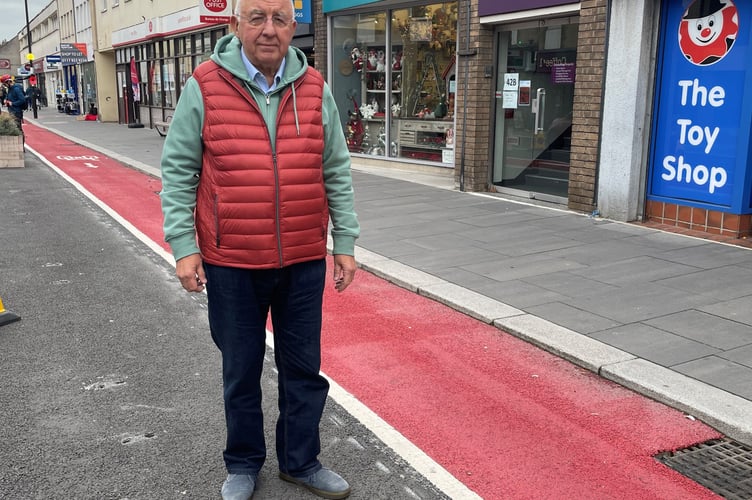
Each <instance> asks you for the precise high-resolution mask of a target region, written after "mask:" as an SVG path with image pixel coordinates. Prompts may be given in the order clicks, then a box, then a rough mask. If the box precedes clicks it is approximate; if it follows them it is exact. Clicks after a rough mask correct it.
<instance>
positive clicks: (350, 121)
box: [323, 0, 458, 168]
mask: <svg viewBox="0 0 752 500" xmlns="http://www.w3.org/2000/svg"><path fill="white" fill-rule="evenodd" d="M363 3H364V2H363V1H362V0H350V1H346V0H345V1H342V0H340V1H337V0H331V1H329V2H327V1H326V0H325V1H324V3H323V11H324V12H325V13H327V15H328V17H327V19H328V22H329V33H330V36H329V43H328V50H329V54H328V60H329V61H331V63H330V65H329V76H328V82H329V85H330V87H331V89H332V93H333V95H334V98H335V100H336V101H337V105H338V107H339V110H340V120H341V122H342V126H343V129H344V130H345V135H346V138H347V144H348V148H349V149H350V151H351V153H352V155H353V156H354V157H359V158H364V159H366V158H367V159H376V160H379V159H388V160H390V161H401V162H405V163H420V164H426V165H429V166H436V167H446V168H454V136H455V96H456V93H457V79H456V52H457V49H456V47H457V23H458V10H457V9H458V3H457V2H456V1H453V2H442V3H425V2H421V3H417V2H416V3H413V4H409V6H405V4H404V3H403V4H400V7H399V8H393V9H392V8H388V7H387V8H384V7H383V6H382V5H381V4H383V2H376V3H371V4H366V5H361V4H363Z"/></svg>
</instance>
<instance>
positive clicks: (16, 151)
mask: <svg viewBox="0 0 752 500" xmlns="http://www.w3.org/2000/svg"><path fill="white" fill-rule="evenodd" d="M23 166H24V147H23V137H21V136H20V135H16V136H12V135H1V136H0V168H20V167H23Z"/></svg>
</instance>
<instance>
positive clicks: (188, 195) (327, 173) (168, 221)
mask: <svg viewBox="0 0 752 500" xmlns="http://www.w3.org/2000/svg"><path fill="white" fill-rule="evenodd" d="M241 50H242V48H241V44H240V40H239V39H238V38H237V37H236V36H235V35H234V34H230V35H227V36H224V37H222V38H221V39H220V40H219V41H218V42H217V45H216V47H215V49H214V53H213V54H212V56H211V59H212V60H213V61H214V62H216V63H217V64H219V65H220V66H222V67H223V68H225V69H227V70H228V71H230V72H231V73H232V74H233V75H234V76H235V77H236V78H237V79H238V80H240V81H242V82H244V83H245V85H244V86H245V87H246V88H248V89H250V91H251V93H252V95H253V97H254V98H255V99H256V102H258V104H259V109H262V110H265V115H264V120H265V121H266V124H267V127H268V128H269V134H270V136H271V137H272V141H274V137H275V136H276V123H275V118H276V116H277V108H278V106H279V101H280V97H281V96H282V95H283V93H284V91H285V90H286V88H287V87H288V86H289V85H290V84H291V83H292V82H294V81H295V80H296V79H298V78H299V77H300V76H302V75H303V74H304V73H305V71H306V69H307V68H308V63H307V62H306V58H305V55H304V54H303V52H301V51H300V50H299V49H297V48H295V47H290V48H289V49H288V51H287V55H286V56H285V70H284V74H283V76H282V80H281V81H280V83H279V84H278V85H277V87H276V89H275V90H273V91H270V92H269V94H268V95H266V94H264V92H263V91H262V90H261V89H260V88H259V87H258V85H256V83H255V82H253V81H252V80H250V77H249V75H248V71H247V70H246V67H245V64H244V63H243V60H242V57H241V52H240V51H241ZM267 99H268V101H269V104H267ZM262 103H263V105H262ZM322 106H323V111H322V114H323V116H322V118H323V124H324V154H323V162H324V163H323V166H322V167H323V175H324V184H325V187H326V194H327V200H328V203H329V215H330V218H331V222H332V240H333V242H334V248H333V253H334V254H335V255H336V254H342V255H354V251H355V239H356V238H357V237H358V236H359V234H360V226H359V224H358V219H357V216H356V214H355V210H354V204H353V189H352V176H351V173H350V153H349V151H348V149H347V142H346V140H345V135H344V133H343V131H342V124H341V123H340V120H339V111H338V109H337V105H336V103H335V102H334V97H333V96H332V93H331V90H330V89H329V86H328V85H327V84H324V95H323V103H322ZM244 112H245V111H244ZM203 124H204V101H203V96H202V95H201V91H200V88H199V86H198V83H197V82H196V81H195V80H194V79H193V78H192V77H191V78H189V79H188V81H187V82H186V84H185V87H184V88H183V90H182V92H181V94H180V99H179V101H178V104H177V106H176V108H175V113H174V115H173V117H172V121H171V122H170V130H169V132H168V134H167V138H166V139H165V143H164V148H163V150H162V192H161V193H160V196H161V198H162V212H163V214H164V233H165V241H167V243H169V245H170V248H172V254H173V256H174V257H175V260H176V261H177V260H179V259H181V258H183V257H186V256H188V255H191V254H195V253H198V252H199V250H198V246H197V244H196V231H195V228H194V218H193V211H194V208H195V207H196V189H197V187H198V183H199V175H200V173H201V165H202V149H203V142H202V138H201V133H202V129H203ZM274 147H275V145H274V144H272V149H274Z"/></svg>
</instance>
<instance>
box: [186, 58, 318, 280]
mask: <svg viewBox="0 0 752 500" xmlns="http://www.w3.org/2000/svg"><path fill="white" fill-rule="evenodd" d="M194 77H195V79H196V81H197V82H198V84H199V87H200V88H201V92H202V94H203V95H204V109H205V116H204V127H203V147H204V151H203V167H202V171H201V179H200V181H199V187H198V193H197V200H196V233H197V235H198V243H199V248H200V249H201V256H202V258H203V259H204V260H205V261H206V262H209V263H211V264H215V265H221V266H230V267H240V268H247V269H268V268H279V267H282V266H289V265H291V264H295V263H298V262H305V261H310V260H315V259H323V258H324V257H326V230H327V225H328V223H329V208H328V205H327V199H326V190H325V188H324V178H323V169H322V162H323V161H322V158H323V151H324V128H323V123H322V94H323V87H324V80H323V78H322V77H321V75H320V74H319V73H317V72H316V71H314V70H312V69H310V68H309V69H308V71H307V72H306V73H305V75H303V76H302V77H301V78H299V79H298V80H297V81H296V82H295V83H294V85H295V100H293V96H292V90H291V88H289V87H288V88H287V89H286V90H285V91H284V93H283V96H282V97H281V98H280V104H279V112H278V114H277V138H276V146H277V153H276V156H275V155H274V153H273V151H272V146H271V139H270V136H269V130H268V129H267V127H266V124H265V123H264V119H263V116H262V115H261V112H260V110H259V108H258V104H257V103H256V101H255V100H254V99H253V96H251V95H250V93H249V91H248V90H247V89H246V88H244V87H243V85H242V84H241V83H240V82H239V81H238V80H236V79H235V78H234V77H233V76H232V74H230V73H229V72H228V71H227V70H225V69H223V68H221V67H220V66H218V65H217V64H215V63H213V62H210V63H205V64H202V65H201V66H199V67H198V68H197V69H196V71H195V73H194ZM296 114H297V118H298V124H297V125H296V122H295V120H296ZM298 127H299V129H300V133H299V134H298Z"/></svg>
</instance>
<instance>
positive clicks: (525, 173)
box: [493, 17, 579, 204]
mask: <svg viewBox="0 0 752 500" xmlns="http://www.w3.org/2000/svg"><path fill="white" fill-rule="evenodd" d="M577 20H578V18H577V17H573V18H565V19H547V20H538V21H533V22H529V23H525V24H520V25H510V26H505V27H503V28H502V30H501V31H500V32H499V33H498V35H497V36H498V39H497V43H498V47H499V57H498V64H497V68H498V75H497V82H498V83H497V87H496V94H495V99H494V102H495V106H496V110H495V111H496V113H495V116H496V122H495V131H494V165H493V183H494V185H495V186H496V187H497V190H498V191H500V192H504V191H508V192H510V193H511V194H517V195H524V196H526V197H529V198H538V199H543V200H547V201H553V202H557V203H564V204H565V203H566V202H567V195H568V188H569V161H570V151H571V144H572V140H571V139H572V103H573V100H574V77H575V68H576V66H575V61H576V59H577V33H578V29H579V25H578V23H577Z"/></svg>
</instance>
